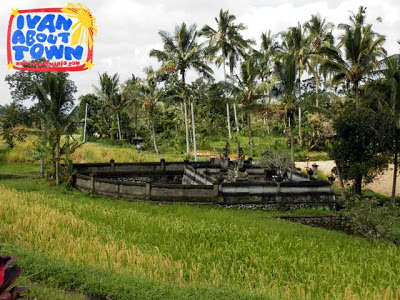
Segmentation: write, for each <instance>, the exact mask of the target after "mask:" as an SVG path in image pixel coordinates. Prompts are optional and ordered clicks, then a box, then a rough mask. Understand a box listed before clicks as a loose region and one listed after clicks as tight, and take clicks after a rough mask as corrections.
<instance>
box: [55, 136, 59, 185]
mask: <svg viewBox="0 0 400 300" xmlns="http://www.w3.org/2000/svg"><path fill="white" fill-rule="evenodd" d="M55 173H56V174H55V176H56V185H59V184H60V137H57V138H56V155H55Z"/></svg>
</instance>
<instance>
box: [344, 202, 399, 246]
mask: <svg viewBox="0 0 400 300" xmlns="http://www.w3.org/2000/svg"><path fill="white" fill-rule="evenodd" d="M341 214H342V215H343V216H344V217H345V219H346V220H348V224H349V226H350V228H351V230H352V231H353V232H354V233H356V234H359V235H361V236H364V237H370V238H373V239H378V238H381V239H386V240H389V241H393V242H396V243H400V239H399V237H400V236H399V235H398V228H400V208H399V207H398V206H396V205H392V204H390V203H389V202H387V201H386V202H383V201H382V200H381V199H378V198H375V197H372V198H366V197H359V196H352V197H350V198H348V199H347V204H346V209H345V210H344V211H343V212H342V213H341Z"/></svg>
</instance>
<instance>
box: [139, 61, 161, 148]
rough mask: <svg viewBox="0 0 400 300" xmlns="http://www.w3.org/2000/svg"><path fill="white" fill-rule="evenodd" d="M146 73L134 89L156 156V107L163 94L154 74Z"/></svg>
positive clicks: (159, 103) (152, 72) (151, 71)
mask: <svg viewBox="0 0 400 300" xmlns="http://www.w3.org/2000/svg"><path fill="white" fill-rule="evenodd" d="M146 73H147V76H146V79H145V80H141V81H137V83H136V87H137V89H138V94H139V95H140V96H139V98H141V102H142V108H143V109H144V110H145V111H147V115H148V120H149V123H150V124H149V125H150V126H149V128H150V132H151V139H152V142H153V148H154V150H155V151H156V153H157V154H158V147H157V138H156V130H155V120H156V110H157V107H160V106H162V99H163V97H164V94H163V92H162V91H161V90H160V89H159V88H158V87H157V75H156V74H155V72H154V71H153V70H152V69H151V68H149V69H147V70H146Z"/></svg>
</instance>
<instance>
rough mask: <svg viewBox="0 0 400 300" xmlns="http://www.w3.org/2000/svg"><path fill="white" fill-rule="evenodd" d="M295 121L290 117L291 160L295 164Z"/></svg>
mask: <svg viewBox="0 0 400 300" xmlns="http://www.w3.org/2000/svg"><path fill="white" fill-rule="evenodd" d="M292 123H293V121H292V116H289V130H290V160H291V161H292V163H294V146H293V144H294V141H293V124H292Z"/></svg>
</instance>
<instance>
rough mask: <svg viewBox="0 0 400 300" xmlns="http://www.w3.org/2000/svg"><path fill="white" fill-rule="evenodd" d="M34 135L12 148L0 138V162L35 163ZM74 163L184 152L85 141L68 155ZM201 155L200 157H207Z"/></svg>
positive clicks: (146, 158)
mask: <svg viewBox="0 0 400 300" xmlns="http://www.w3.org/2000/svg"><path fill="white" fill-rule="evenodd" d="M35 139H36V137H35V136H28V137H27V138H26V139H25V140H24V141H23V142H16V143H15V146H14V147H13V148H11V149H10V148H8V146H7V145H6V144H5V142H4V141H2V140H1V139H0V162H1V161H3V162H4V163H37V161H36V160H34V159H33V158H31V157H30V155H29V153H30V152H31V151H32V150H34V146H33V145H34V144H33V143H34V141H35ZM70 158H71V159H72V160H73V162H74V163H88V162H109V161H110V160H111V159H114V160H115V161H117V162H157V161H160V159H161V158H164V159H166V160H167V161H177V160H179V161H182V160H184V159H185V158H186V155H185V154H172V153H160V154H157V153H155V152H154V151H150V150H146V151H142V152H141V153H137V150H136V147H135V146H113V145H108V144H104V143H91V142H87V143H85V144H83V145H82V146H81V147H79V148H78V149H77V150H76V151H75V152H74V153H73V154H72V155H71V157H70ZM208 158H209V157H201V158H200V159H208Z"/></svg>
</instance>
